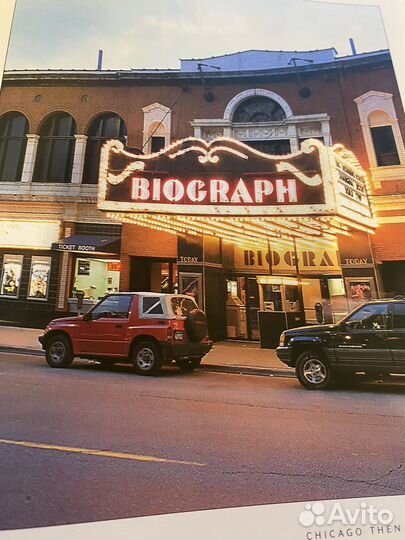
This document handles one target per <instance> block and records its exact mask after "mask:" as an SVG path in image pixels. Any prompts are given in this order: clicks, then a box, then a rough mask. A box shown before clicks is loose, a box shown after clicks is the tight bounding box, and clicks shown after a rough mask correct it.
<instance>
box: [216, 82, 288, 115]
mask: <svg viewBox="0 0 405 540" xmlns="http://www.w3.org/2000/svg"><path fill="white" fill-rule="evenodd" d="M255 96H261V97H267V98H269V99H271V100H273V101H275V102H276V103H278V104H279V105H280V107H281V108H282V109H283V110H284V112H285V115H286V117H287V118H290V117H291V116H293V112H292V109H291V107H290V106H289V104H288V103H287V102H286V100H285V99H284V98H282V97H281V96H279V95H278V94H276V93H275V92H271V91H270V90H265V89H264V88H251V89H250V90H244V91H243V92H240V93H239V94H237V95H236V96H234V97H233V98H232V99H231V101H230V102H229V103H228V105H227V106H226V108H225V111H224V120H227V121H229V122H231V121H232V116H233V113H234V112H235V110H236V108H237V107H238V105H239V104H240V103H242V102H243V101H245V100H246V99H248V98H251V97H255Z"/></svg>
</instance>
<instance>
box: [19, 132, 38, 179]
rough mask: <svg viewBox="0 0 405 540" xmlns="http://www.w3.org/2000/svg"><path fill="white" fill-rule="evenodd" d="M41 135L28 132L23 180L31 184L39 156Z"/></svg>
mask: <svg viewBox="0 0 405 540" xmlns="http://www.w3.org/2000/svg"><path fill="white" fill-rule="evenodd" d="M38 142H39V135H35V134H31V133H30V134H28V135H27V146H26V148H25V157H24V165H23V169H22V173H21V182H22V183H24V184H30V183H31V182H32V175H33V174H34V166H35V158H36V156H37V150H38Z"/></svg>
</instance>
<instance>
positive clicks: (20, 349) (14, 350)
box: [0, 345, 45, 356]
mask: <svg viewBox="0 0 405 540" xmlns="http://www.w3.org/2000/svg"><path fill="white" fill-rule="evenodd" d="M0 352H11V353H16V354H30V355H32V356H44V354H45V353H44V351H42V350H41V349H30V348H29V347H9V346H7V345H6V346H1V347H0Z"/></svg>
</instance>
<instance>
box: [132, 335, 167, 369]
mask: <svg viewBox="0 0 405 540" xmlns="http://www.w3.org/2000/svg"><path fill="white" fill-rule="evenodd" d="M131 360H132V363H133V365H134V367H135V369H136V371H137V372H138V373H139V374H140V375H157V374H158V373H159V371H160V368H161V365H162V355H161V353H160V350H159V347H158V346H157V345H156V344H155V343H153V341H140V342H139V343H137V344H136V345H135V346H134V348H133V349H132V354H131Z"/></svg>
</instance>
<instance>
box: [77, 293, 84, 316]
mask: <svg viewBox="0 0 405 540" xmlns="http://www.w3.org/2000/svg"><path fill="white" fill-rule="evenodd" d="M76 298H77V303H76V307H77V313H78V314H79V315H80V312H81V310H82V307H83V298H84V291H76Z"/></svg>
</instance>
